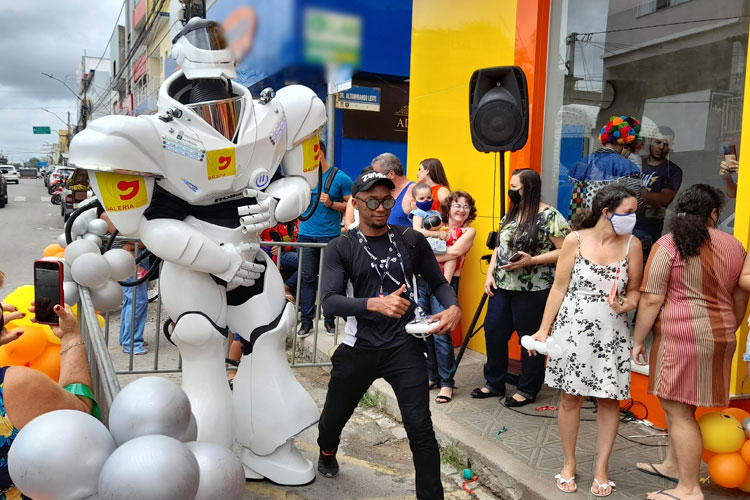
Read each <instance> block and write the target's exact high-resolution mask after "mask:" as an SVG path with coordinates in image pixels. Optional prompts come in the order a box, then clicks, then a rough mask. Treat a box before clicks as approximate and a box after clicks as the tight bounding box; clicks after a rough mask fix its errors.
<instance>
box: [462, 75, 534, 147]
mask: <svg viewBox="0 0 750 500" xmlns="http://www.w3.org/2000/svg"><path fill="white" fill-rule="evenodd" d="M469 120H470V129H471V142H472V143H473V144H474V147H475V148H476V149H477V151H483V152H485V153H486V152H489V151H516V150H518V149H521V148H522V147H523V146H524V145H525V144H526V139H527V138H528V136H529V89H528V86H527V85H526V75H525V74H524V72H523V70H522V69H521V68H519V67H518V66H499V67H496V68H484V69H478V70H476V71H475V72H474V74H473V75H471V80H470V81H469Z"/></svg>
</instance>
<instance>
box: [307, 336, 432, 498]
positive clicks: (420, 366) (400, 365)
mask: <svg viewBox="0 0 750 500" xmlns="http://www.w3.org/2000/svg"><path fill="white" fill-rule="evenodd" d="M424 346H425V344H424V343H423V342H422V341H420V340H418V339H414V338H410V339H409V340H407V342H406V343H405V344H403V345H400V346H398V347H392V348H390V349H372V350H371V349H357V348H355V347H349V346H348V345H346V344H340V345H339V346H338V347H337V348H336V352H334V353H333V356H332V357H331V362H332V364H333V368H332V370H331V379H330V382H329V383H328V394H327V395H326V402H325V406H324V407H323V412H322V413H321V415H320V422H319V424H318V430H319V435H318V445H319V446H320V449H321V450H323V451H333V450H335V449H336V448H337V447H338V445H339V442H340V440H341V431H342V430H343V429H344V426H345V425H346V422H347V421H348V420H349V418H350V417H351V416H352V413H353V412H354V409H355V408H356V407H357V404H358V403H359V400H360V399H361V398H362V396H363V395H364V394H365V392H366V391H367V388H368V387H370V385H371V384H372V383H373V382H374V381H375V379H377V378H381V377H382V378H384V379H385V381H386V382H388V383H389V384H390V385H391V387H393V391H394V392H395V393H396V399H397V400H398V407H399V409H400V410H401V417H402V420H403V422H404V428H405V429H406V435H407V437H408V438H409V447H410V448H411V452H412V456H413V459H414V469H415V472H416V481H415V482H416V490H417V491H416V493H417V494H416V496H417V498H418V499H420V500H428V499H429V500H441V499H442V498H443V485H442V483H441V482H440V451H439V449H438V444H437V439H436V438H435V431H434V430H433V428H432V419H431V418H430V404H429V394H428V392H429V391H428V389H427V384H425V383H424V381H425V378H426V377H427V364H426V363H425V355H424Z"/></svg>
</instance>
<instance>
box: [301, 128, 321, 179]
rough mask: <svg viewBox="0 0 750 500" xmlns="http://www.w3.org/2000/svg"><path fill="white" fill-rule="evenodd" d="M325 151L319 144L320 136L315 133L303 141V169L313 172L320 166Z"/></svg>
mask: <svg viewBox="0 0 750 500" xmlns="http://www.w3.org/2000/svg"><path fill="white" fill-rule="evenodd" d="M322 154H323V152H322V151H321V150H320V144H318V136H317V135H314V136H312V137H310V138H309V139H305V141H304V142H303V143H302V171H303V172H312V171H313V170H315V169H316V168H318V167H319V166H320V157H321V155H322Z"/></svg>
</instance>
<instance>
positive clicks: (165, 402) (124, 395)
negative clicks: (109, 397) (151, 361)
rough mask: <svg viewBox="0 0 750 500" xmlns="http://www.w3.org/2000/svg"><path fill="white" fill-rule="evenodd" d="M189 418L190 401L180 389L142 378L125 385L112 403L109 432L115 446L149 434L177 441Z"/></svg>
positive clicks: (158, 379)
mask: <svg viewBox="0 0 750 500" xmlns="http://www.w3.org/2000/svg"><path fill="white" fill-rule="evenodd" d="M190 415H191V413H190V401H189V400H188V397H187V395H186V394H185V392H184V391H183V390H182V389H181V388H180V386H178V385H177V384H175V383H174V382H170V381H169V380H167V379H165V378H161V377H143V378H139V379H138V380H134V381H133V382H131V383H130V384H128V385H126V386H125V388H124V389H122V390H121V391H120V393H119V394H118V395H117V397H116V398H115V400H114V401H113V402H112V407H111V408H110V410H109V430H110V431H111V432H112V436H113V437H114V438H115V442H116V443H117V445H118V446H120V445H122V444H123V443H125V442H126V441H129V440H131V439H133V438H137V437H138V436H146V435H149V434H162V435H165V436H169V437H172V438H174V439H180V438H181V437H182V436H183V435H184V434H185V431H186V430H187V428H188V424H189V423H190Z"/></svg>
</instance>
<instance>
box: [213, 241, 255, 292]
mask: <svg viewBox="0 0 750 500" xmlns="http://www.w3.org/2000/svg"><path fill="white" fill-rule="evenodd" d="M259 248H260V247H259V245H257V244H251V243H240V244H239V245H238V246H234V245H233V244H231V243H223V244H222V245H221V249H222V250H224V251H225V252H226V253H227V254H228V255H229V259H230V261H231V263H230V264H229V269H227V270H226V271H224V272H223V273H219V274H215V275H214V276H216V277H217V278H219V279H221V280H224V281H226V282H227V288H236V287H238V286H252V285H253V284H254V283H255V280H256V279H258V278H260V273H262V272H263V271H264V270H265V266H264V265H262V264H257V263H255V262H251V261H249V260H245V258H244V257H243V256H242V252H248V251H258V249H259ZM253 253H254V252H253Z"/></svg>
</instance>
